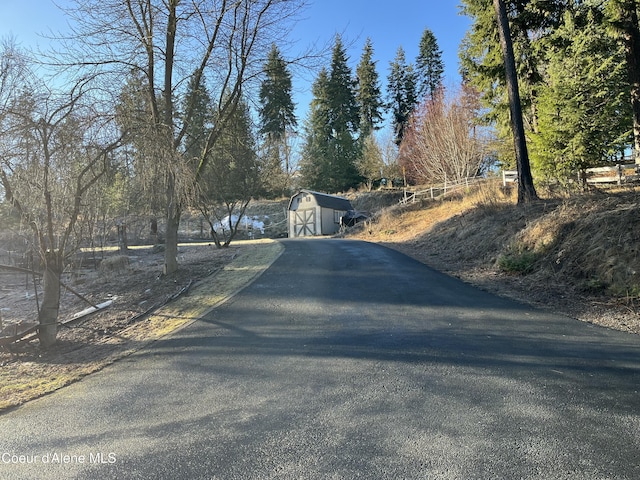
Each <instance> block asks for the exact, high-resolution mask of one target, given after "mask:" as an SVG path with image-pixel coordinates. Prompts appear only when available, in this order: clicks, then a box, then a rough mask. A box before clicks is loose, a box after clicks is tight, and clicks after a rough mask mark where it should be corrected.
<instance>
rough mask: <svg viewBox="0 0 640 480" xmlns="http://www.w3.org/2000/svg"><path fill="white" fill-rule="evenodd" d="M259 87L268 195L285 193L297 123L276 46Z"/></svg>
mask: <svg viewBox="0 0 640 480" xmlns="http://www.w3.org/2000/svg"><path fill="white" fill-rule="evenodd" d="M264 73H265V79H264V80H263V82H262V84H261V86H260V105H261V108H260V111H259V114H260V133H261V134H262V135H263V136H264V149H263V152H264V153H263V155H264V158H263V170H264V171H263V173H264V177H265V183H266V187H267V190H268V192H267V193H268V194H271V195H275V196H278V195H283V194H286V193H288V192H287V190H288V187H289V181H288V178H289V174H290V160H289V157H290V147H289V137H290V135H291V133H292V131H293V129H295V127H296V126H297V124H298V121H297V119H296V116H295V112H294V108H295V106H294V103H293V100H292V95H291V91H292V82H291V73H290V72H289V70H288V68H287V65H286V62H285V61H284V59H283V58H282V56H281V54H280V51H279V50H278V48H277V47H276V45H275V44H274V45H272V47H271V51H270V52H269V56H268V58H267V62H266V64H265V67H264Z"/></svg>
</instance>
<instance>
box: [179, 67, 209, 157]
mask: <svg viewBox="0 0 640 480" xmlns="http://www.w3.org/2000/svg"><path fill="white" fill-rule="evenodd" d="M197 81H198V79H197V76H195V75H192V76H191V78H190V79H189V85H188V86H187V93H186V96H185V102H184V111H185V112H186V111H189V110H190V111H191V113H190V114H189V115H188V117H189V118H190V121H189V123H188V124H187V125H186V127H185V135H184V151H185V154H186V155H187V158H189V159H198V160H199V158H198V157H199V156H200V154H201V153H202V151H203V150H204V146H205V144H206V142H207V135H208V133H209V131H208V129H210V127H211V120H212V118H211V117H212V108H211V96H210V95H209V92H208V91H207V87H206V80H205V78H204V75H203V76H201V77H200V80H199V83H198V84H196V82H197Z"/></svg>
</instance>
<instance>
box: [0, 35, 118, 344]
mask: <svg viewBox="0 0 640 480" xmlns="http://www.w3.org/2000/svg"><path fill="white" fill-rule="evenodd" d="M1 57H2V65H3V74H2V76H1V77H0V105H1V111H0V138H2V142H0V183H1V185H2V188H3V190H4V195H5V199H6V200H7V201H8V202H9V203H10V204H11V205H12V207H13V208H14V209H15V210H16V211H17V212H19V214H20V215H21V216H22V218H23V219H24V220H25V221H26V223H28V224H29V225H30V227H31V229H32V230H33V234H34V239H35V240H34V244H35V245H34V247H35V248H36V249H37V251H38V252H39V255H40V259H41V263H42V265H43V267H44V273H43V275H44V281H43V285H44V295H43V298H42V303H41V304H40V309H39V312H38V321H39V324H40V325H39V336H40V342H41V345H42V346H44V347H48V346H51V345H53V344H54V343H55V340H56V335H57V318H58V310H59V304H60V285H61V283H60V277H61V274H62V270H63V267H64V263H65V259H66V258H67V257H68V255H69V254H70V253H71V252H72V251H73V250H74V248H75V247H76V246H77V242H78V240H79V239H78V238H77V237H76V235H75V233H76V226H77V223H78V221H79V219H80V216H81V213H82V209H83V206H84V205H83V199H84V198H85V197H86V196H87V194H88V193H89V191H90V189H91V188H92V187H93V186H94V185H95V184H96V182H97V181H98V180H99V179H100V177H101V176H102V175H103V174H104V173H105V171H106V167H107V162H108V158H109V154H110V152H112V151H113V150H114V149H116V148H117V147H118V145H119V139H118V138H117V135H114V134H115V132H116V130H115V128H114V125H113V123H112V122H111V121H110V119H109V118H104V117H103V116H102V115H100V114H99V113H98V112H97V111H96V110H95V109H94V107H93V106H94V105H95V102H94V101H91V102H88V101H86V100H85V95H86V91H85V90H84V88H85V87H86V84H85V83H78V84H76V85H75V86H74V87H73V88H71V90H70V92H69V93H63V94H60V93H56V92H54V91H52V90H50V89H48V88H46V87H45V86H44V85H42V84H41V83H39V82H38V81H37V79H36V78H35V76H34V75H32V74H30V73H29V69H28V68H27V61H26V60H25V57H24V56H22V55H21V54H20V52H18V51H17V50H16V49H15V48H11V47H6V46H5V48H4V51H3V52H2V53H1Z"/></svg>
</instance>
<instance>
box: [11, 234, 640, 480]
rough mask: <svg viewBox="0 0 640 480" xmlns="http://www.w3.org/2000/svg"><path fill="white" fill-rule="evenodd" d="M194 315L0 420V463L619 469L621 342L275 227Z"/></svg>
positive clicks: (509, 473) (630, 467) (625, 348)
mask: <svg viewBox="0 0 640 480" xmlns="http://www.w3.org/2000/svg"><path fill="white" fill-rule="evenodd" d="M284 244H285V247H286V249H285V252H284V253H283V254H282V255H281V256H280V258H279V259H278V260H277V261H276V262H275V263H274V264H273V265H272V266H271V267H270V268H269V269H268V270H267V271H266V272H265V273H264V274H263V275H262V276H260V277H259V278H258V279H257V280H256V281H255V282H254V283H253V284H252V285H250V286H249V287H247V288H246V289H244V290H243V291H242V292H240V293H239V294H238V295H236V296H235V297H233V298H232V299H231V300H229V301H228V302H227V303H225V304H224V305H222V306H220V307H218V308H217V309H215V310H214V311H212V312H211V313H210V314H209V315H207V316H206V317H205V318H203V319H201V320H199V321H197V322H195V323H194V324H192V325H191V326H190V327H188V328H186V329H183V330H181V331H180V332H179V333H177V334H175V335H172V336H170V337H168V338H166V339H164V340H162V341H158V342H155V343H154V344H152V345H151V346H149V347H147V348H145V349H143V350H140V351H139V352H138V353H136V354H134V355H132V356H130V357H128V358H126V359H124V360H122V361H120V362H118V363H116V364H115V365H113V366H111V367H108V368H107V369H105V370H103V371H102V372H99V373H97V374H94V375H92V376H90V377H88V378H86V379H84V380H83V381H81V382H78V383H76V384H74V385H71V386H69V387H66V388H64V389H62V390H60V391H58V392H56V393H54V394H52V395H49V396H47V397H45V398H42V399H39V400H36V401H33V402H31V403H29V404H27V405H25V406H24V407H22V408H19V409H16V410H14V411H12V412H9V413H7V414H4V415H2V416H0V432H2V433H1V434H0V438H1V441H0V455H1V456H0V478H2V479H25V478H34V479H35V478H39V479H40V478H42V479H45V478H56V479H61V478H100V479H108V478H114V479H115V478H119V479H122V478H140V479H142V478H144V479H148V478H167V479H174V478H185V479H197V478H202V479H267V478H283V479H294V478H295V479H326V478H336V479H351V478H372V479H373V478H375V479H398V478H405V479H413V478H424V479H495V478H504V479H514V478H531V479H533V478H536V479H605V478H606V479H637V478H640V394H639V390H640V340H639V338H638V337H637V336H634V335H630V334H624V333H620V332H614V331H610V330H606V329H604V328H601V327H596V326H592V325H588V324H584V323H581V322H578V321H576V320H573V319H569V318H565V317H562V316H557V315H553V314H551V313H549V312H543V311H538V310H533V309H531V308H529V307H525V306H523V305H521V304H519V303H516V302H513V301H510V300H507V299H503V298H499V297H496V296H493V295H490V294H488V293H485V292H482V291H480V290H478V289H475V288H473V287H471V286H469V285H466V284H464V283H462V282H460V281H458V280H455V279H452V278H450V277H447V276H445V275H443V274H441V273H439V272H436V271H434V270H432V269H429V268H428V267H425V266H424V265H422V264H420V263H418V262H416V261H413V260H411V259H409V258H408V257H406V256H404V255H402V254H399V253H397V252H394V251H392V250H389V249H386V248H384V247H381V246H378V245H373V244H368V243H364V242H356V241H349V240H333V239H317V240H315V239H314V240H287V241H285V242H284Z"/></svg>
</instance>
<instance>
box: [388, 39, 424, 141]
mask: <svg viewBox="0 0 640 480" xmlns="http://www.w3.org/2000/svg"><path fill="white" fill-rule="evenodd" d="M387 80H388V84H387V95H388V97H389V102H388V108H389V109H390V110H391V112H392V114H393V130H394V137H395V142H396V144H397V145H400V143H401V142H402V138H403V136H404V129H405V128H406V126H407V124H408V122H409V118H410V116H411V112H412V111H413V109H414V108H415V107H416V105H417V103H418V96H417V87H416V74H415V71H414V69H413V65H412V64H409V65H408V64H407V60H406V57H405V53H404V49H403V48H402V47H399V48H398V51H397V53H396V56H395V58H394V60H393V61H392V62H391V63H390V71H389V76H388V78H387Z"/></svg>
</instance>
